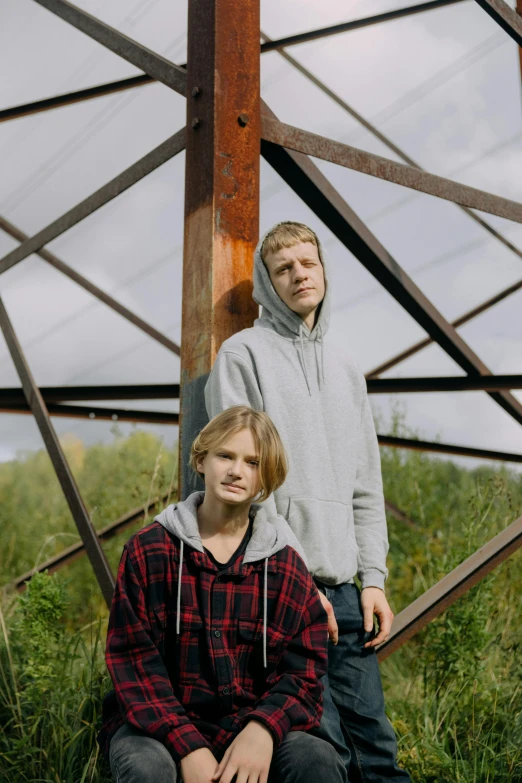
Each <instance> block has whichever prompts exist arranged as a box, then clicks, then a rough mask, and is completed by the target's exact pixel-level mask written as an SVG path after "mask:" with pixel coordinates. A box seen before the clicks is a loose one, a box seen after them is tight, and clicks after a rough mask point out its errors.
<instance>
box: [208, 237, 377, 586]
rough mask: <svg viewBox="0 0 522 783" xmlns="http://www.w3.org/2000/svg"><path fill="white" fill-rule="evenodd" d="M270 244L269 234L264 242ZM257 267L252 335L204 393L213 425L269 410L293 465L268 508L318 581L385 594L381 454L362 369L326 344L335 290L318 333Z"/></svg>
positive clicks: (238, 339)
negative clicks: (248, 411) (235, 414)
mask: <svg viewBox="0 0 522 783" xmlns="http://www.w3.org/2000/svg"><path fill="white" fill-rule="evenodd" d="M265 236H266V235H265ZM263 240H264V237H262V238H261V240H260V242H259V244H258V247H257V250H256V254H255V259H254V293H253V296H254V300H255V301H256V302H257V303H258V304H259V305H261V307H262V313H261V316H260V317H259V318H258V319H257V320H256V321H255V323H254V326H253V328H251V329H244V330H243V331H241V332H238V333H237V334H235V335H233V336H232V337H231V338H229V339H228V340H226V341H225V342H224V343H223V345H222V346H221V349H220V351H219V353H218V356H217V358H216V362H215V364H214V367H213V369H212V372H211V373H210V376H209V379H208V382H207V385H206V387H205V402H206V406H207V412H208V415H209V416H210V417H213V416H216V415H217V414H218V413H220V412H221V411H223V410H225V409H226V408H229V407H231V406H232V405H250V406H251V407H252V408H255V409H257V410H264V411H265V412H266V413H267V414H268V415H269V416H270V417H271V418H272V420H273V422H274V424H275V425H276V427H277V429H278V430H279V434H280V435H281V439H282V441H283V444H284V445H285V448H286V451H287V455H288V458H289V468H290V469H289V473H288V478H287V480H286V482H285V483H284V484H283V486H282V487H280V488H279V489H278V490H277V491H276V492H275V493H274V496H273V497H271V498H269V499H268V501H267V502H266V504H265V505H268V506H269V508H270V509H271V510H272V511H277V512H278V513H279V514H281V515H283V516H284V517H285V518H286V519H287V520H288V522H289V524H290V527H291V528H292V530H293V531H294V533H295V534H296V536H297V538H298V539H299V541H300V543H301V544H302V546H303V548H304V551H305V552H306V555H307V558H308V565H309V568H310V571H311V573H312V575H313V576H315V577H316V578H318V579H320V580H321V581H322V582H325V583H326V584H331V585H336V584H342V583H345V582H350V581H353V578H354V576H355V575H356V574H358V575H359V577H360V579H361V582H362V586H363V587H370V586H373V587H380V588H383V587H384V581H385V579H386V577H387V574H388V572H387V569H386V554H387V552H388V536H387V530H386V517H385V513H384V498H383V493H382V479H381V466H380V457H379V447H378V444H377V437H376V434H375V427H374V423H373V418H372V414H371V410H370V405H369V402H368V395H367V393H366V382H365V379H364V376H363V374H362V372H361V371H360V369H359V368H358V366H357V365H356V364H355V362H353V361H352V360H351V359H350V358H349V357H348V356H346V355H345V354H344V352H341V351H339V350H337V349H336V348H335V346H334V345H333V344H332V343H331V342H330V341H329V340H328V326H329V320H330V282H329V279H328V268H327V265H326V261H325V257H324V253H323V251H322V249H321V247H320V245H319V243H318V246H319V254H320V257H321V261H322V263H323V267H324V273H325V279H326V293H325V297H324V299H323V302H322V305H321V311H320V314H319V317H318V319H317V322H316V325H315V326H314V328H313V329H312V331H310V330H309V329H308V327H307V326H306V324H305V323H304V321H303V319H302V318H301V317H300V316H299V315H297V313H294V312H293V311H292V310H290V308H289V307H287V305H286V304H285V303H284V302H283V301H282V300H281V299H280V298H279V296H278V295H277V294H276V292H275V290H274V287H273V286H272V283H271V281H270V277H269V275H268V272H267V269H266V267H265V264H264V262H263V260H262V258H261V252H260V250H261V246H262V243H263Z"/></svg>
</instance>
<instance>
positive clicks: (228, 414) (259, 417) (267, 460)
mask: <svg viewBox="0 0 522 783" xmlns="http://www.w3.org/2000/svg"><path fill="white" fill-rule="evenodd" d="M241 430H250V432H251V433H252V435H253V436H254V441H255V443H256V447H257V449H258V450H259V480H260V484H261V493H260V495H259V498H258V500H259V502H262V501H263V500H266V499H267V498H268V497H269V496H270V495H271V494H272V492H274V491H275V490H276V489H279V487H280V486H281V484H282V483H283V482H284V480H285V478H286V475H287V473H288V463H287V459H286V454H285V449H284V446H283V444H282V442H281V438H280V437H279V433H278V431H277V429H276V428H275V425H274V423H273V421H272V419H271V418H270V417H269V416H267V414H266V413H263V412H262V411H255V410H253V408H249V407H248V406H247V405H235V406H234V407H233V408H228V409H227V410H226V411H223V413H220V414H218V415H217V416H214V418H213V419H211V420H210V421H209V423H208V424H207V425H206V427H203V429H202V430H201V432H200V433H199V435H198V436H197V438H196V440H195V441H194V443H193V444H192V448H191V450H190V466H191V468H192V470H194V471H195V472H196V473H199V471H198V467H197V463H198V459H199V458H200V457H202V456H205V455H206V454H208V452H209V451H211V450H215V449H217V448H219V446H220V445H221V444H222V443H223V442H224V441H225V440H226V439H227V438H229V437H230V436H231V435H235V434H236V433H237V432H240V431H241Z"/></svg>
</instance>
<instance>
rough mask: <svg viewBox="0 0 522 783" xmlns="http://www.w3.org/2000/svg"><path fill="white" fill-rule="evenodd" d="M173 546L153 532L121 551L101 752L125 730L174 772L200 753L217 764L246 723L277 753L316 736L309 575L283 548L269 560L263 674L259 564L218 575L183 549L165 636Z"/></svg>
mask: <svg viewBox="0 0 522 783" xmlns="http://www.w3.org/2000/svg"><path fill="white" fill-rule="evenodd" d="M179 554H180V546H179V539H177V538H176V537H174V536H171V535H170V534H169V533H168V532H167V531H166V530H165V529H164V528H163V527H162V526H161V525H160V524H159V523H157V522H155V523H153V524H152V525H149V526H148V527H146V528H144V529H143V530H142V531H140V532H139V533H137V534H136V535H135V536H133V537H132V538H131V539H130V541H129V542H128V543H127V545H126V546H125V548H124V550H123V555H122V559H121V562H120V567H119V570H118V579H117V583H116V590H115V593H114V598H113V601H112V608H111V613H110V620H109V630H108V636H107V649H106V661H107V666H108V669H109V672H110V675H111V678H112V682H113V685H114V689H115V690H114V691H111V693H110V694H109V695H108V696H107V697H106V699H105V701H104V710H103V718H104V722H103V727H102V730H101V732H100V735H99V741H100V745H101V747H102V749H103V751H104V752H105V754H107V753H108V750H109V743H110V740H111V737H112V736H113V735H114V733H115V731H117V729H118V728H119V727H120V726H121V725H123V723H124V722H127V723H128V724H130V725H131V726H133V727H135V728H138V729H141V730H142V731H144V732H145V733H146V734H147V735H148V736H150V737H154V738H155V739H157V740H159V741H160V742H162V743H163V744H164V745H165V747H166V748H167V749H168V750H169V752H170V753H171V755H172V757H173V758H174V760H175V761H177V762H179V761H180V760H181V759H182V758H183V757H184V756H186V755H187V754H189V753H191V752H192V751H194V750H197V749H198V748H203V747H208V748H210V749H211V750H212V752H213V753H214V754H215V755H216V757H217V758H220V757H221V756H222V754H223V753H224V751H225V749H226V748H227V747H228V745H229V744H230V742H231V741H232V740H233V739H234V737H235V736H236V735H237V734H238V732H239V731H241V729H243V728H244V726H245V725H246V723H247V722H248V721H250V720H257V721H260V722H261V723H263V724H264V725H265V726H266V727H267V728H268V729H269V730H270V732H271V734H272V736H273V739H274V746H277V745H278V744H279V743H280V742H281V741H282V740H283V738H284V737H285V736H286V734H287V733H288V732H289V731H291V730H300V731H306V730H308V729H312V728H315V727H316V726H318V725H319V722H320V719H321V714H322V690H323V688H322V684H321V683H320V678H321V677H322V676H323V675H324V674H325V673H326V668H327V620H326V613H325V612H324V610H323V608H322V604H321V601H320V599H319V596H318V592H317V588H316V587H315V585H314V583H313V581H312V578H311V577H310V574H309V573H308V571H307V569H306V567H305V565H304V563H303V561H302V560H301V559H300V557H299V555H298V554H297V553H296V552H295V551H294V550H293V549H291V548H290V547H285V548H284V549H282V550H281V551H279V552H277V553H276V554H274V555H272V556H271V557H270V558H269V560H268V577H267V599H268V604H267V606H268V612H267V664H268V666H267V668H266V669H265V668H264V666H263V591H264V575H263V571H264V561H263V560H261V561H259V562H256V563H248V564H247V565H243V562H242V560H243V558H241V557H240V558H238V559H237V560H236V561H235V563H233V564H232V566H231V567H230V568H229V569H227V570H226V571H225V572H223V571H222V572H219V571H218V569H217V568H216V566H215V565H214V564H213V563H212V562H211V560H210V558H209V557H208V556H207V555H206V554H205V553H203V552H197V551H196V550H194V549H192V548H190V547H188V546H186V545H185V554H184V558H183V569H182V583H181V611H180V634H179V636H177V634H176V594H177V586H178V578H179Z"/></svg>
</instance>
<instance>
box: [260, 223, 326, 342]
mask: <svg viewBox="0 0 522 783" xmlns="http://www.w3.org/2000/svg"><path fill="white" fill-rule="evenodd" d="M276 225H279V224H276ZM274 228H276V226H272V228H271V229H269V230H268V231H266V232H265V233H264V234H263V236H262V237H261V239H260V240H259V243H258V245H257V247H256V252H255V255H254V290H253V293H252V296H253V298H254V301H255V302H256V303H257V304H258V305H261V307H262V308H263V311H262V313H261V316H260V318H258V319H257V320H256V322H255V324H256V325H258V324H259V326H265V327H269V328H272V329H273V330H274V331H276V332H278V333H279V334H281V335H282V336H283V337H291V336H293V337H299V336H300V335H301V334H303V337H304V338H305V339H309V340H315V339H317V338H318V337H320V338H322V337H324V335H325V334H326V333H327V331H328V327H329V325H330V291H329V279H328V263H327V259H326V256H325V252H324V249H323V247H322V245H321V243H320V241H319V238H318V237H317V236H316V237H315V239H316V242H317V250H318V252H319V258H320V260H321V263H322V265H323V269H324V280H325V294H324V299H323V301H322V303H321V310H320V313H319V317H318V319H317V323H316V324H315V326H314V328H313V329H312V331H311V332H310V330H309V329H308V327H307V326H306V324H305V322H304V321H303V319H302V318H301V316H300V315H298V314H297V313H294V311H293V310H290V308H289V307H288V305H286V304H285V303H284V302H283V300H282V299H281V298H280V297H279V295H278V294H277V293H276V291H275V288H274V286H273V285H272V281H271V280H270V277H269V274H268V270H267V268H266V266H265V262H264V261H263V259H262V258H261V248H262V246H263V242H264V241H265V239H266V237H267V236H268V234H270V232H271V231H273V230H274Z"/></svg>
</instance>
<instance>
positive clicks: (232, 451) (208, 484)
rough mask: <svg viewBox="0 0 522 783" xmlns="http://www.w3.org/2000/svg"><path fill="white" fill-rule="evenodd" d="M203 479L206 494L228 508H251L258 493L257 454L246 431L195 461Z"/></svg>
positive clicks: (257, 451) (254, 445) (252, 441)
mask: <svg viewBox="0 0 522 783" xmlns="http://www.w3.org/2000/svg"><path fill="white" fill-rule="evenodd" d="M197 467H198V470H199V471H200V472H201V473H203V475H204V477H205V492H206V494H207V495H210V496H211V497H212V498H213V499H214V500H217V501H220V502H221V503H226V504H227V505H237V506H240V505H245V504H247V505H250V503H251V502H252V500H253V499H254V498H255V497H256V495H257V494H258V493H259V491H260V489H261V483H260V480H259V450H258V448H257V446H256V442H255V440H254V436H253V434H252V432H251V431H250V430H248V429H244V430H240V431H239V432H236V433H235V434H234V435H231V436H230V437H228V438H227V439H226V440H224V441H223V442H222V443H221V444H220V446H219V447H217V448H216V449H215V450H212V451H208V452H207V453H206V454H205V455H204V456H202V457H200V458H199V459H198V461H197Z"/></svg>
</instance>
